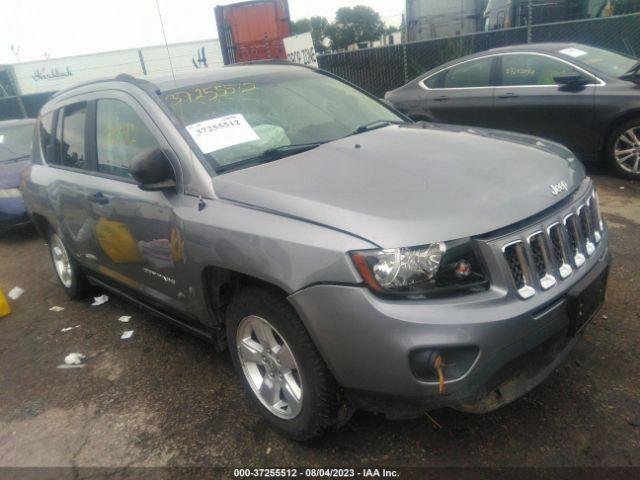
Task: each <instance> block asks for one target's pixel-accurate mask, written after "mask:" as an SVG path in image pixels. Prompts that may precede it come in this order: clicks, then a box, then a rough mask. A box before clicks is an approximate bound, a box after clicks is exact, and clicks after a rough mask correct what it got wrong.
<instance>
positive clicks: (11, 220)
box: [0, 119, 35, 233]
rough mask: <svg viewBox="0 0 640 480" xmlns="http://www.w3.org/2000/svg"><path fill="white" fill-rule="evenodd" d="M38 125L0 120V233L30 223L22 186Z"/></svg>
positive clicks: (29, 122) (27, 120)
mask: <svg viewBox="0 0 640 480" xmlns="http://www.w3.org/2000/svg"><path fill="white" fill-rule="evenodd" d="M34 128H35V120H33V119H26V120H8V121H4V122H0V233H1V232H3V231H5V230H7V229H8V228H10V227H14V226H18V225H21V224H23V223H28V222H29V215H28V214H27V211H26V209H25V206H24V203H23V201H22V195H21V194H20V189H19V187H20V179H21V174H22V171H23V170H24V169H25V168H26V167H27V166H28V165H29V161H30V159H31V143H32V141H33V130H34Z"/></svg>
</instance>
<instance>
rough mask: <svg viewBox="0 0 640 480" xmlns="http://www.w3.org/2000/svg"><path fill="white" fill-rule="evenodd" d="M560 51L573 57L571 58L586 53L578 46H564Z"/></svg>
mask: <svg viewBox="0 0 640 480" xmlns="http://www.w3.org/2000/svg"><path fill="white" fill-rule="evenodd" d="M560 53H564V54H565V55H569V56H570V57H573V58H578V57H581V56H583V55H586V54H587V52H585V51H584V50H580V49H579V48H573V47H569V48H564V49H562V50H560Z"/></svg>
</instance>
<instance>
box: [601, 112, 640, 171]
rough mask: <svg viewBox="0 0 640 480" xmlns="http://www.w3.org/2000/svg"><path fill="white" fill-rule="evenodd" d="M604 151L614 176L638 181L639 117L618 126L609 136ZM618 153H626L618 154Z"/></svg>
mask: <svg viewBox="0 0 640 480" xmlns="http://www.w3.org/2000/svg"><path fill="white" fill-rule="evenodd" d="M630 132H631V133H632V135H630ZM606 149H607V150H606V158H607V161H608V162H609V165H611V168H613V170H614V171H615V173H616V175H618V176H620V177H623V178H628V179H630V180H640V117H636V118H633V119H631V120H629V121H626V122H624V123H623V124H621V125H619V126H618V127H617V128H616V129H615V130H614V131H613V132H612V133H611V135H610V136H609V140H608V142H607V146H606ZM620 151H625V152H628V153H626V154H620V153H619V152H620ZM616 152H618V153H616ZM625 158H626V159H625ZM620 159H624V161H622V162H621V161H620Z"/></svg>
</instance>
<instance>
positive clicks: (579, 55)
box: [561, 45, 638, 77]
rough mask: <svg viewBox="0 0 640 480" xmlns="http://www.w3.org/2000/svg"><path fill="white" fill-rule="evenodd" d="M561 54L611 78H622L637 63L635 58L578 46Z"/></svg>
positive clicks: (562, 51)
mask: <svg viewBox="0 0 640 480" xmlns="http://www.w3.org/2000/svg"><path fill="white" fill-rule="evenodd" d="M561 53H565V54H567V55H569V56H571V57H574V58H576V59H578V60H580V61H581V62H582V63H584V64H586V65H589V66H590V67H593V68H595V69H596V70H599V71H601V72H602V73H605V74H607V75H611V76H612V77H621V76H623V75H624V74H625V73H627V72H628V71H629V70H631V69H632V68H633V67H634V66H635V65H636V64H637V63H638V60H637V59H635V58H631V57H627V56H625V55H621V54H619V53H615V52H610V51H609V50H603V49H601V48H594V47H587V46H585V45H580V46H579V47H577V48H567V49H564V50H561Z"/></svg>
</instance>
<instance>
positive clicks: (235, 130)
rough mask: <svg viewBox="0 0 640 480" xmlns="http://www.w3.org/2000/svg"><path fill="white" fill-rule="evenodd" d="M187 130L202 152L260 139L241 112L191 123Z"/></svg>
mask: <svg viewBox="0 0 640 480" xmlns="http://www.w3.org/2000/svg"><path fill="white" fill-rule="evenodd" d="M187 131H188V132H189V135H191V136H192V137H193V139H194V140H195V142H196V144H197V145H198V147H200V150H202V151H203V152H204V153H211V152H215V151H216V150H222V149H223V148H228V147H232V146H234V145H239V144H241V143H246V142H252V141H254V140H260V137H259V136H258V134H256V132H255V131H254V130H253V128H251V125H249V123H248V122H247V121H246V120H245V118H244V117H243V116H242V114H241V113H236V114H233V115H225V116H224V117H218V118H212V119H210V120H204V121H202V122H198V123H192V124H191V125H187Z"/></svg>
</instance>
